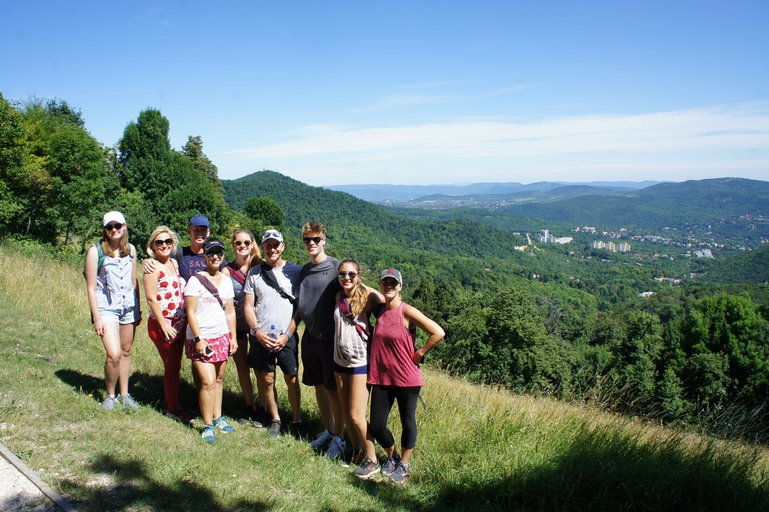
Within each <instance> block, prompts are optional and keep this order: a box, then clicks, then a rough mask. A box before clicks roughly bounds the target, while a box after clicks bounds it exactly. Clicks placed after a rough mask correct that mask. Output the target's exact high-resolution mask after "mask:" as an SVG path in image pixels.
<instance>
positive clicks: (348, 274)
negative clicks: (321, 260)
mask: <svg viewBox="0 0 769 512" xmlns="http://www.w3.org/2000/svg"><path fill="white" fill-rule="evenodd" d="M345 277H346V278H347V279H349V280H350V281H352V280H353V279H355V278H356V277H358V274H357V273H356V272H339V279H344V278H345Z"/></svg>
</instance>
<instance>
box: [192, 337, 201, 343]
mask: <svg viewBox="0 0 769 512" xmlns="http://www.w3.org/2000/svg"><path fill="white" fill-rule="evenodd" d="M199 341H200V336H195V337H194V338H192V342H193V343H195V344H196V345H197V343H198V342H199Z"/></svg>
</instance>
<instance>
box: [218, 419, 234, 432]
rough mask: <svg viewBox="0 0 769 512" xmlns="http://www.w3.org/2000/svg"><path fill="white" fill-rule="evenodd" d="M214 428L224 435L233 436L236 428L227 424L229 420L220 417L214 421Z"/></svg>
mask: <svg viewBox="0 0 769 512" xmlns="http://www.w3.org/2000/svg"><path fill="white" fill-rule="evenodd" d="M214 426H215V427H216V428H217V429H218V430H219V432H221V433H222V434H231V433H232V432H235V427H233V426H232V425H230V424H229V423H227V420H226V419H225V418H224V416H219V417H218V418H216V419H215V420H214Z"/></svg>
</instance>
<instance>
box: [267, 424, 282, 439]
mask: <svg viewBox="0 0 769 512" xmlns="http://www.w3.org/2000/svg"><path fill="white" fill-rule="evenodd" d="M267 435H269V436H270V437H271V438H273V439H277V438H278V437H280V420H272V422H271V423H270V428H268V429H267Z"/></svg>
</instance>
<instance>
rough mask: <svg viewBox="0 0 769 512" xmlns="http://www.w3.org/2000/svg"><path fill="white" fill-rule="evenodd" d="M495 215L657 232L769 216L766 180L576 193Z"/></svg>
mask: <svg viewBox="0 0 769 512" xmlns="http://www.w3.org/2000/svg"><path fill="white" fill-rule="evenodd" d="M496 213H504V214H508V215H512V216H521V215H526V216H529V217H535V218H539V219H544V220H550V221H555V222H565V223H570V224H574V225H585V224H589V225H592V224H601V225H605V226H616V227H622V226H628V227H630V226H635V227H645V228H652V229H661V228H664V227H666V226H673V225H681V224H698V223H712V222H716V221H721V220H725V219H729V218H733V217H738V216H760V217H764V218H766V217H769V182H766V181H759V180H751V179H744V178H715V179H707V180H690V181H684V182H681V183H659V184H657V185H652V186H650V187H646V188H643V189H640V190H636V191H632V192H627V193H624V194H621V195H614V196H611V195H602V196H595V195H582V196H580V197H574V198H568V199H563V200H559V201H553V202H541V203H529V204H526V205H511V206H505V207H502V208H500V209H499V210H497V211H496Z"/></svg>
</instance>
